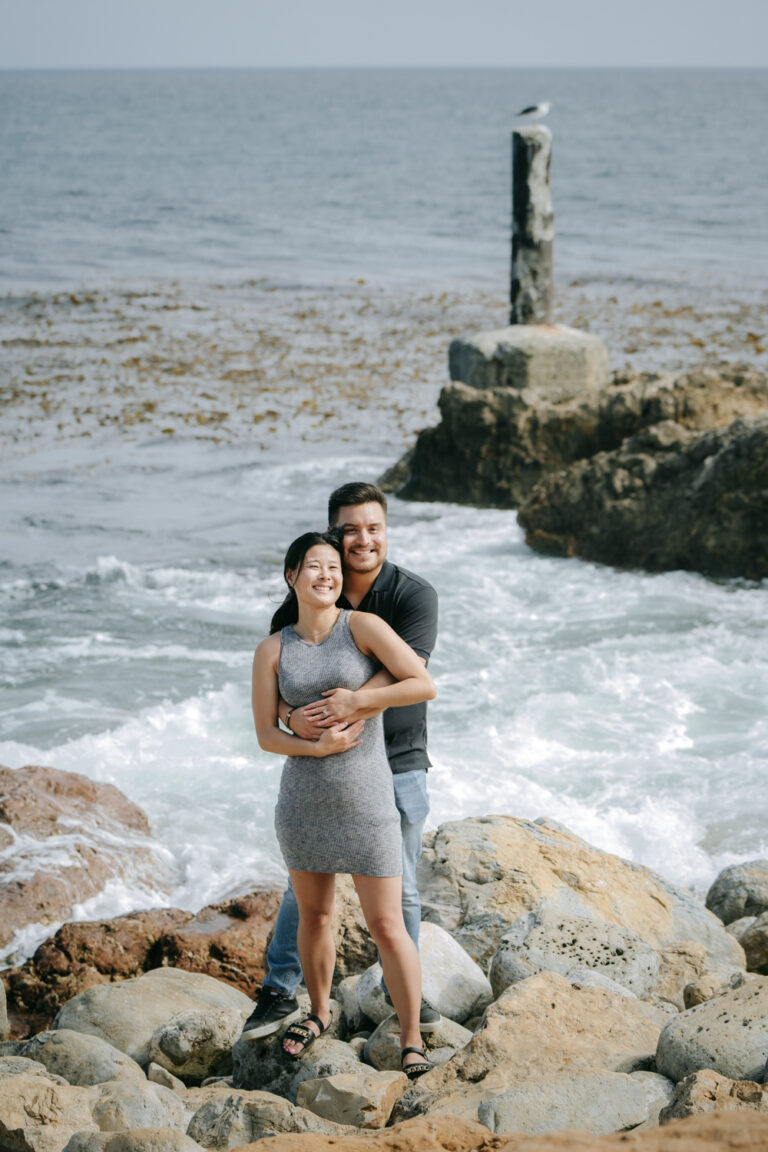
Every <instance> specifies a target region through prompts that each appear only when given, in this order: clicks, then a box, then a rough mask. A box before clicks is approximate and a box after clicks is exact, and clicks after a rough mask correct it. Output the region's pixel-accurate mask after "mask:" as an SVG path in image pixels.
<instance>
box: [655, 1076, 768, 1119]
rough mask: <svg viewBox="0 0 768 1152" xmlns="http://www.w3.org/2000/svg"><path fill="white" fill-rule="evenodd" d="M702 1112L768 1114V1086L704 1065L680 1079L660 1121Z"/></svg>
mask: <svg viewBox="0 0 768 1152" xmlns="http://www.w3.org/2000/svg"><path fill="white" fill-rule="evenodd" d="M702 1112H762V1113H768V1086H766V1085H764V1084H756V1083H755V1082H754V1080H729V1079H728V1077H727V1076H721V1075H720V1074H719V1073H718V1072H713V1071H712V1069H711V1068H704V1069H703V1070H702V1071H701V1072H694V1073H693V1074H692V1075H690V1076H686V1078H685V1079H684V1080H681V1081H680V1083H679V1084H678V1085H677V1087H676V1088H675V1094H674V1099H672V1100H671V1101H670V1102H669V1104H668V1105H667V1107H666V1108H664V1109H662V1112H661V1115H660V1117H659V1122H660V1123H661V1124H669V1123H670V1121H672V1120H683V1119H684V1118H685V1117H686V1116H696V1115H699V1114H700V1113H702Z"/></svg>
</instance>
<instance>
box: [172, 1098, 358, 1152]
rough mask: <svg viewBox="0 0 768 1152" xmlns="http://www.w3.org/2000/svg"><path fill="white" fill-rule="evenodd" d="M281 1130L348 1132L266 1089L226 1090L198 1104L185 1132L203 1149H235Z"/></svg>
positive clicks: (330, 1133) (335, 1133)
mask: <svg viewBox="0 0 768 1152" xmlns="http://www.w3.org/2000/svg"><path fill="white" fill-rule="evenodd" d="M281 1132H291V1133H294V1132H295V1133H297V1134H298V1133H301V1132H320V1133H324V1134H325V1135H329V1136H332V1135H342V1134H345V1133H347V1134H348V1133H349V1128H347V1127H342V1126H341V1125H339V1124H332V1123H331V1122H330V1121H328V1120H323V1119H322V1118H321V1117H320V1116H316V1115H315V1114H314V1113H313V1112H310V1111H308V1110H307V1109H306V1108H297V1107H296V1105H295V1104H291V1103H290V1102H289V1101H288V1100H284V1099H283V1098H282V1097H281V1096H275V1095H273V1094H272V1093H270V1092H259V1091H254V1092H228V1093H223V1094H219V1095H216V1096H214V1097H212V1098H211V1099H209V1100H206V1101H205V1103H204V1104H202V1105H201V1106H200V1107H199V1108H198V1109H197V1111H196V1112H195V1114H194V1116H193V1117H192V1119H191V1121H190V1123H189V1127H188V1129H187V1134H188V1135H189V1136H190V1137H191V1138H192V1139H193V1140H197V1141H199V1143H200V1144H201V1145H202V1146H203V1147H204V1148H236V1147H239V1146H240V1145H243V1144H250V1143H252V1142H253V1141H255V1140H262V1139H264V1138H265V1137H267V1136H277V1135H278V1134H279V1133H281Z"/></svg>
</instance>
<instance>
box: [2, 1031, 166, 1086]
mask: <svg viewBox="0 0 768 1152" xmlns="http://www.w3.org/2000/svg"><path fill="white" fill-rule="evenodd" d="M5 1047H11V1045H7V1046H6V1045H4V1046H3V1048H5ZM12 1048H13V1051H14V1053H15V1054H16V1055H18V1056H25V1057H27V1058H28V1059H30V1060H37V1061H38V1063H40V1064H42V1065H44V1066H45V1067H46V1068H47V1069H48V1071H49V1072H53V1073H54V1074H55V1075H57V1076H62V1077H63V1078H64V1079H65V1080H66V1081H67V1083H68V1084H76V1085H80V1086H82V1087H87V1086H88V1085H91V1084H103V1083H104V1081H106V1080H133V1081H134V1082H144V1081H145V1079H146V1077H145V1075H144V1073H143V1071H142V1070H141V1068H140V1067H139V1065H138V1064H137V1063H136V1061H135V1060H132V1059H131V1058H130V1056H126V1055H125V1053H124V1052H120V1051H119V1050H118V1049H117V1048H114V1047H113V1046H112V1045H111V1044H108V1043H107V1041H106V1040H102V1038H101V1037H100V1036H90V1035H88V1034H87V1033H84V1032H74V1031H72V1030H70V1029H68V1028H60V1029H58V1030H56V1031H51V1032H40V1033H39V1034H38V1035H37V1036H33V1037H32V1039H31V1040H22V1041H19V1042H17V1043H15V1044H13V1045H12Z"/></svg>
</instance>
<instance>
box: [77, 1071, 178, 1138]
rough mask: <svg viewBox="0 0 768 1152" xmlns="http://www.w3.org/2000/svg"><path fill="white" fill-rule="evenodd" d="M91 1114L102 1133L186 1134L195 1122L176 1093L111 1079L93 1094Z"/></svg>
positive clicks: (147, 1085)
mask: <svg viewBox="0 0 768 1152" xmlns="http://www.w3.org/2000/svg"><path fill="white" fill-rule="evenodd" d="M91 1114H92V1115H93V1119H94V1120H95V1122H96V1123H97V1124H98V1126H99V1128H100V1129H101V1131H102V1132H124V1131H126V1130H130V1129H132V1128H172V1129H174V1130H175V1131H177V1132H186V1129H187V1125H188V1124H189V1121H190V1120H191V1119H192V1113H191V1111H190V1110H189V1109H188V1108H187V1107H185V1105H184V1104H183V1102H182V1101H181V1100H180V1099H179V1097H178V1096H177V1095H176V1093H175V1092H173V1091H171V1089H170V1088H163V1086H162V1085H161V1084H150V1082H149V1081H148V1080H144V1082H143V1083H136V1082H131V1081H128V1080H110V1081H109V1082H108V1083H106V1084H99V1085H98V1086H97V1087H96V1088H94V1089H93V1091H92V1097H91Z"/></svg>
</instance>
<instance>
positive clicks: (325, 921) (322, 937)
mask: <svg viewBox="0 0 768 1152" xmlns="http://www.w3.org/2000/svg"><path fill="white" fill-rule="evenodd" d="M335 882H336V877H335V876H334V875H333V874H332V873H327V872H295V871H291V884H292V885H293V891H294V893H295V895H296V901H297V903H298V905H299V930H298V934H297V944H298V947H299V958H300V960H301V969H302V972H303V973H304V983H305V984H306V986H307V992H308V993H309V1000H310V1004H311V1008H310V1011H311V1012H312V1014H313V1015H314V1016H317V1017H319V1019H320V1020H322V1022H323V1024H328V1022H329V1021H330V1019H331V1005H330V998H331V982H332V980H333V969H334V965H335V963H336V946H335V944H334V942H333V933H332V932H331V917H332V915H333V899H334V889H335ZM393 1003H394V1001H393ZM306 1026H307V1028H310V1029H311V1030H312V1031H313V1032H315V1033H316V1034H317V1035H319V1034H320V1033H319V1029H318V1028H317V1026H316V1025H315V1024H313V1023H312V1021H308V1022H307V1024H306ZM283 1047H284V1048H285V1050H286V1052H290V1053H291V1055H294V1056H295V1055H296V1053H297V1052H301V1050H302V1048H303V1045H302V1044H301V1043H299V1042H298V1041H296V1040H285V1041H284V1042H283Z"/></svg>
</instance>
